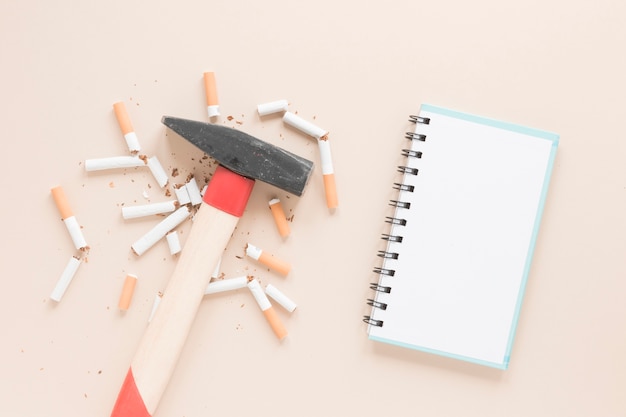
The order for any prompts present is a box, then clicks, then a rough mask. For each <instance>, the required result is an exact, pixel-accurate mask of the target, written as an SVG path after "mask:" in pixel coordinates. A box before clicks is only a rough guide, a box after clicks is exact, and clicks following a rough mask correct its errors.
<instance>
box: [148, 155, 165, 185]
mask: <svg viewBox="0 0 626 417" xmlns="http://www.w3.org/2000/svg"><path fill="white" fill-rule="evenodd" d="M147 164H148V168H150V171H151V172H152V175H154V179H156V181H157V184H159V187H161V188H163V187H165V186H166V185H167V182H168V177H167V173H166V172H165V170H164V169H163V166H161V163H160V162H159V158H157V157H156V156H152V157H150V158H148V162H147Z"/></svg>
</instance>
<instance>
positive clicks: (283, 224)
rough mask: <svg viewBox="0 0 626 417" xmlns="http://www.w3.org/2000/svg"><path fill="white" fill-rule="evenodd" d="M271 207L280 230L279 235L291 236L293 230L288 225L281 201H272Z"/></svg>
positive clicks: (274, 199)
mask: <svg viewBox="0 0 626 417" xmlns="http://www.w3.org/2000/svg"><path fill="white" fill-rule="evenodd" d="M269 206H270V210H271V211H272V216H273V217H274V222H275V223H276V227H277V228H278V233H279V234H280V236H281V237H287V236H289V233H290V232H291V229H290V228H289V223H287V216H286V215H285V210H283V205H282V204H281V202H280V200H279V199H278V198H273V199H271V200H270V202H269Z"/></svg>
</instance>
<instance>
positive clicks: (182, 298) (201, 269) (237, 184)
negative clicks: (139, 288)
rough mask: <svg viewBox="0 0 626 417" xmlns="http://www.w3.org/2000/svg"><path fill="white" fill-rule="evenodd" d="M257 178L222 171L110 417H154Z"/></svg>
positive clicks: (198, 213) (184, 249)
mask: <svg viewBox="0 0 626 417" xmlns="http://www.w3.org/2000/svg"><path fill="white" fill-rule="evenodd" d="M253 185H254V180H251V179H248V178H245V177H241V176H240V175H238V174H235V173H233V172H232V171H229V170H228V169H226V168H223V167H218V169H217V170H216V172H215V174H214V175H213V178H212V180H211V182H210V184H209V187H208V189H207V191H206V193H205V196H204V199H203V203H202V204H201V206H200V209H199V210H198V212H197V213H196V216H195V218H194V221H193V227H192V228H191V231H190V233H189V236H188V237H187V240H186V242H185V246H184V248H183V251H182V252H181V255H180V259H179V260H178V263H177V265H176V269H175V270H174V274H173V275H172V277H171V278H170V281H169V283H168V285H167V287H166V289H165V291H164V293H163V299H162V300H161V302H160V304H159V307H158V308H157V310H156V312H155V314H154V317H153V318H152V321H151V322H150V324H149V325H148V328H147V329H146V332H145V333H144V335H143V338H142V339H141V341H140V344H139V347H138V349H137V351H136V353H135V356H134V357H133V359H132V361H131V365H130V369H129V370H128V373H127V375H126V379H125V381H124V384H123V385H122V389H121V390H120V393H119V395H118V398H117V401H116V403H115V406H114V408H113V412H112V414H111V417H149V416H151V415H152V413H154V411H155V410H156V407H157V405H158V403H159V400H160V398H161V395H162V394H163V392H164V391H165V388H166V387H167V383H168V381H169V379H170V376H171V375H172V372H173V371H174V368H175V366H176V363H177V361H178V357H179V355H180V352H181V351H182V349H183V346H184V343H185V340H186V339H187V334H188V333H189V330H190V328H191V325H192V323H193V320H194V318H195V315H196V312H197V310H198V307H199V305H200V302H201V301H202V297H203V295H204V290H205V289H206V287H207V285H208V283H209V281H210V279H211V273H212V272H213V270H214V269H215V266H216V265H217V264H218V262H219V258H220V256H221V255H222V253H223V252H224V249H225V248H226V245H227V244H228V241H229V240H230V238H231V236H232V234H233V231H234V230H235V226H236V225H237V222H238V220H239V217H240V216H241V214H243V209H244V208H245V205H246V203H247V201H248V197H249V196H250V193H251V191H252V187H253Z"/></svg>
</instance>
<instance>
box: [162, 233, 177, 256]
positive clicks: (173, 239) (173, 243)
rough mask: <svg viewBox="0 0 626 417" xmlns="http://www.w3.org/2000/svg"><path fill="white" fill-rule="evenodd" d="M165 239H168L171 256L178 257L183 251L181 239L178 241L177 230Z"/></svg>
mask: <svg viewBox="0 0 626 417" xmlns="http://www.w3.org/2000/svg"><path fill="white" fill-rule="evenodd" d="M165 239H167V245H168V246H169V248H170V255H176V254H177V253H179V252H180V251H181V248H180V239H178V232H177V231H176V230H174V231H173V232H169V233H168V234H166V235H165Z"/></svg>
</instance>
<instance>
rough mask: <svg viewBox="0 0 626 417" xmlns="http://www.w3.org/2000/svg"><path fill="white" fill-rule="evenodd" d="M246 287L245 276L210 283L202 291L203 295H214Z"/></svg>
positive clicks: (246, 280) (246, 279) (246, 278)
mask: <svg viewBox="0 0 626 417" xmlns="http://www.w3.org/2000/svg"><path fill="white" fill-rule="evenodd" d="M247 285H248V277H246V276H243V277H237V278H228V279H222V280H218V281H211V282H209V285H207V287H206V290H204V293H205V294H215V293H218V292H224V291H231V290H238V289H240V288H245V287H246V286H247Z"/></svg>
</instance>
